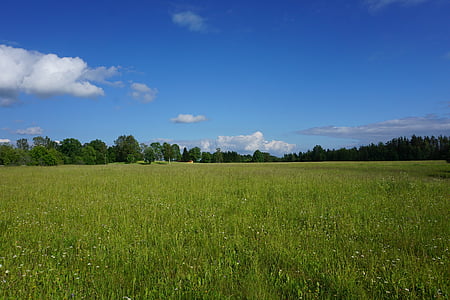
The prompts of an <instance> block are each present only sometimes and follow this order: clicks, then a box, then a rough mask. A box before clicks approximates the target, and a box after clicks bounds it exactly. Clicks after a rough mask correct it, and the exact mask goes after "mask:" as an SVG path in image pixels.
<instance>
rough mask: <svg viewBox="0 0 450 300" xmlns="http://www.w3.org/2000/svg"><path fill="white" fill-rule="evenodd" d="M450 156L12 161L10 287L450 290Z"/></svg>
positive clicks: (101, 292)
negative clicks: (318, 160)
mask: <svg viewBox="0 0 450 300" xmlns="http://www.w3.org/2000/svg"><path fill="white" fill-rule="evenodd" d="M449 175H450V164H446V163H445V162H373V163H357V162H348V163H284V164H269V163H268V164H204V165H203V164H171V165H163V164H160V165H158V164H152V165H138V164H135V165H106V166H58V167H11V168H9V167H2V168H0V299H128V298H131V299H166V298H175V299H186V298H187V299H189V298H195V299H227V298H230V299H315V298H318V299H323V298H325V299H327V298H331V299H380V298H400V299H432V298H438V299H439V298H441V299H448V298H449V297H450V266H449V256H450V251H449V248H450V218H449V217H450V201H449V200H450V184H449V183H450V182H449V177H450V176H449Z"/></svg>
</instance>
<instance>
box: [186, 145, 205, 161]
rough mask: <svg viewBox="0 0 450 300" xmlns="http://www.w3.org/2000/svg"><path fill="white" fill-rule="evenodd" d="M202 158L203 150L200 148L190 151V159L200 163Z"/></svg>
mask: <svg viewBox="0 0 450 300" xmlns="http://www.w3.org/2000/svg"><path fill="white" fill-rule="evenodd" d="M201 158H202V150H201V149H200V148H199V147H194V148H191V149H189V159H190V160H192V161H194V162H198V161H199V160H200V159H201Z"/></svg>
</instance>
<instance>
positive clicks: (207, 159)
mask: <svg viewBox="0 0 450 300" xmlns="http://www.w3.org/2000/svg"><path fill="white" fill-rule="evenodd" d="M200 162H202V163H210V162H212V155H211V153H209V152H202V159H201V161H200Z"/></svg>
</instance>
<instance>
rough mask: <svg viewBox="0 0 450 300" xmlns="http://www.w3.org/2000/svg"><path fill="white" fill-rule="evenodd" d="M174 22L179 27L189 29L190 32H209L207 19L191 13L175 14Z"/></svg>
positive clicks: (173, 16)
mask: <svg viewBox="0 0 450 300" xmlns="http://www.w3.org/2000/svg"><path fill="white" fill-rule="evenodd" d="M172 22H174V23H175V24H177V25H179V26H182V27H187V28H188V29H189V30H190V31H197V32H206V31H208V26H207V25H206V22H205V19H204V18H202V17H200V16H199V15H197V14H195V13H193V12H191V11H184V12H180V13H176V14H173V15H172Z"/></svg>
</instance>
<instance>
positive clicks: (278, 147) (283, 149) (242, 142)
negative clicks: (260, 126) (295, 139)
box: [217, 131, 295, 154]
mask: <svg viewBox="0 0 450 300" xmlns="http://www.w3.org/2000/svg"><path fill="white" fill-rule="evenodd" d="M217 146H218V147H219V148H221V149H226V150H231V151H237V152H244V153H251V152H254V151H256V150H260V151H263V152H269V153H274V154H283V153H288V152H292V150H293V149H294V148H295V145H294V144H289V143H286V142H283V141H276V140H272V141H267V140H266V139H265V138H264V135H263V133H262V132H261V131H256V132H255V133H253V134H250V135H238V136H219V137H218V138H217Z"/></svg>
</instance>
